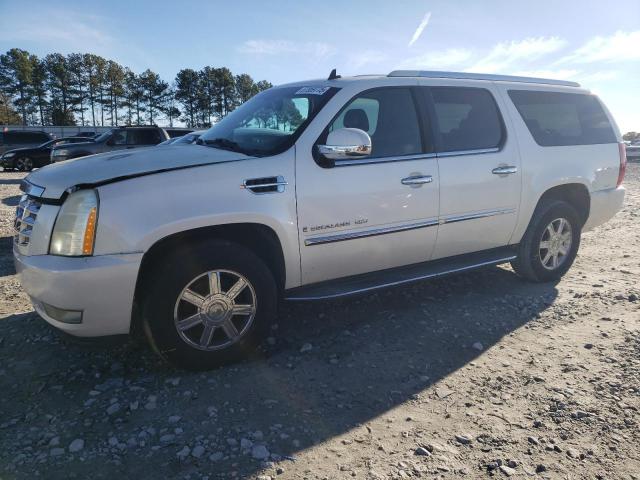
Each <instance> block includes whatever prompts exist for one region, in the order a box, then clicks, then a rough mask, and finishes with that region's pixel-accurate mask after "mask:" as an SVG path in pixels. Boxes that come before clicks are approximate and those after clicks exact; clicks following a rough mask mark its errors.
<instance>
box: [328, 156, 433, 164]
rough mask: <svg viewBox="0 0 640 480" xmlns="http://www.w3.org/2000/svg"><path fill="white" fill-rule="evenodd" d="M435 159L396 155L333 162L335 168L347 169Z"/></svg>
mask: <svg viewBox="0 0 640 480" xmlns="http://www.w3.org/2000/svg"><path fill="white" fill-rule="evenodd" d="M429 158H436V154H435V153H419V154H415V155H397V156H394V157H374V158H362V159H360V160H335V166H336V167H348V166H351V165H369V164H372V163H388V162H406V161H409V160H423V159H424V160H426V159H429Z"/></svg>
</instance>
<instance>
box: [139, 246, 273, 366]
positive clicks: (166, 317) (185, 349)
mask: <svg viewBox="0 0 640 480" xmlns="http://www.w3.org/2000/svg"><path fill="white" fill-rule="evenodd" d="M152 268H153V267H152ZM146 278H148V279H149V281H147V282H146V285H145V286H144V288H143V293H142V296H143V298H142V315H143V324H144V329H145V333H146V334H147V337H148V338H149V340H150V342H151V344H152V346H153V347H154V349H155V350H156V351H157V352H158V353H159V354H160V355H161V356H162V357H164V358H165V359H166V360H168V361H169V362H171V363H173V364H174V365H176V366H178V367H181V368H186V369H189V370H206V369H210V368H213V367H216V366H219V365H222V364H225V363H229V362H233V361H237V360H239V359H242V358H244V357H247V356H250V355H252V354H253V353H255V351H256V347H257V345H258V343H259V341H260V340H261V339H262V338H263V337H264V334H265V332H266V331H268V327H269V326H270V324H271V322H272V321H273V319H274V318H275V315H276V306H277V289H276V282H275V280H274V278H273V275H272V274H271V272H270V271H269V269H268V268H267V266H266V265H265V264H264V262H262V260H260V258H258V257H257V256H256V255H255V254H254V253H253V252H251V251H250V250H248V249H246V248H244V247H242V246H240V245H237V244H234V243H231V242H226V241H219V240H215V241H207V242H202V243H200V244H197V245H194V246H192V247H189V248H185V249H182V250H181V251H178V252H176V253H174V254H173V255H172V256H171V258H170V259H169V260H168V261H163V262H162V264H160V265H157V266H156V267H155V268H153V271H152V272H149V274H148V275H146Z"/></svg>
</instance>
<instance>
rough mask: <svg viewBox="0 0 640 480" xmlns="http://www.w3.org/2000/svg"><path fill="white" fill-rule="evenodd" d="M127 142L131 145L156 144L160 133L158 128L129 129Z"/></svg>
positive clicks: (158, 141)
mask: <svg viewBox="0 0 640 480" xmlns="http://www.w3.org/2000/svg"><path fill="white" fill-rule="evenodd" d="M128 143H129V144H133V145H156V144H158V143H160V133H159V132H158V130H155V129H154V130H150V129H149V130H143V129H140V130H130V131H129V141H128Z"/></svg>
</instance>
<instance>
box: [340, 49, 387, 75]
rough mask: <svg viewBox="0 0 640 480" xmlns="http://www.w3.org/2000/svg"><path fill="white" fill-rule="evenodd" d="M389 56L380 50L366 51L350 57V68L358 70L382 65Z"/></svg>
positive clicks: (348, 61) (348, 60) (348, 62)
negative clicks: (367, 66) (373, 65)
mask: <svg viewBox="0 0 640 480" xmlns="http://www.w3.org/2000/svg"><path fill="white" fill-rule="evenodd" d="M388 58H389V56H388V55H387V54H386V53H384V52H381V51H379V50H365V51H363V52H359V53H356V54H353V55H350V56H349V58H348V59H347V64H348V65H349V68H351V69H354V70H357V69H359V68H362V67H364V66H365V65H372V64H376V63H382V62H384V61H386V60H387V59H388Z"/></svg>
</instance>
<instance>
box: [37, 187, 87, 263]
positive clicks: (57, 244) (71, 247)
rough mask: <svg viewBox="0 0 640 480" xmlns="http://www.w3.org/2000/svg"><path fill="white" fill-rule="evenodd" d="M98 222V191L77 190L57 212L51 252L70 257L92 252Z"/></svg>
mask: <svg viewBox="0 0 640 480" xmlns="http://www.w3.org/2000/svg"><path fill="white" fill-rule="evenodd" d="M97 222H98V194H97V193H96V191H95V190H78V191H77V192H74V193H72V194H71V195H69V196H68V197H67V199H66V200H65V202H64V203H63V204H62V207H61V208H60V212H59V213H58V218H57V219H56V223H55V226H54V227H53V234H52V235H51V247H50V249H49V253H51V254H52V255H65V256H70V257H75V256H82V255H92V254H93V244H94V240H95V236H96V224H97Z"/></svg>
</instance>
